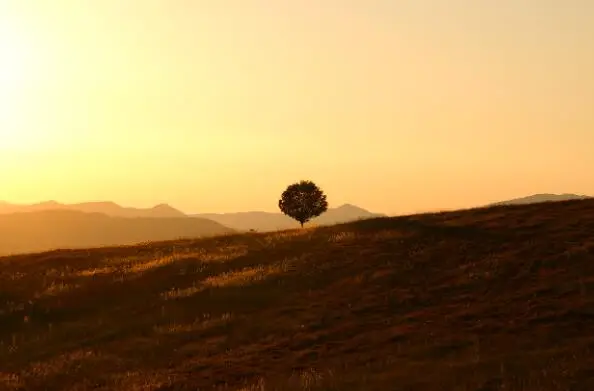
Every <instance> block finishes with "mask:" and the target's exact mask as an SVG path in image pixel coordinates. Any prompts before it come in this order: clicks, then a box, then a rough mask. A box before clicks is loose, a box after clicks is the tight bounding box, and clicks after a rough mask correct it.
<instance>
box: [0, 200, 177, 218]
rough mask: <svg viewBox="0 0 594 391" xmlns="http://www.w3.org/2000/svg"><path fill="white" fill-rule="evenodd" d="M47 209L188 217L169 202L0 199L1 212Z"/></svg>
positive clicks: (108, 214)
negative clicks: (126, 204) (131, 203)
mask: <svg viewBox="0 0 594 391" xmlns="http://www.w3.org/2000/svg"><path fill="white" fill-rule="evenodd" d="M46 210H71V211H76V212H85V213H102V214H105V215H107V216H111V217H154V218H166V217H187V216H186V215H185V214H184V213H183V212H181V211H179V210H177V209H175V208H172V207H171V206H169V205H167V204H160V205H157V206H154V207H152V208H146V209H142V208H126V207H123V206H120V205H118V204H116V203H113V202H109V201H108V202H83V203H80V204H61V203H59V202H56V201H47V202H41V203H39V204H31V205H25V204H10V203H8V202H4V201H0V214H6V213H19V212H40V211H46Z"/></svg>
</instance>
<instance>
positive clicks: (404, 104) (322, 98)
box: [0, 0, 594, 213]
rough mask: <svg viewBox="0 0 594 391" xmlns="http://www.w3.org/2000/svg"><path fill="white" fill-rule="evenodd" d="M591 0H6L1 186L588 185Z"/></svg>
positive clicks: (592, 172)
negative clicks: (304, 181)
mask: <svg viewBox="0 0 594 391" xmlns="http://www.w3.org/2000/svg"><path fill="white" fill-rule="evenodd" d="M593 18H594V1H592V0H299V1H296V0H161V1H157V0H126V1H122V0H52V1H42V0H0V189H1V191H0V199H4V200H7V201H12V202H35V201H41V200H47V199H54V200H58V201H62V202H78V201H89V200H113V201H115V202H118V203H120V204H123V205H126V206H150V205H153V204H156V203H160V202H167V203H170V204H172V205H173V206H175V207H178V208H180V209H182V210H184V211H188V212H202V211H204V212H209V211H214V212H216V211H240V210H272V211H275V210H277V200H278V198H279V196H280V193H281V192H282V191H283V190H284V188H285V187H286V186H287V185H288V184H290V183H292V182H294V181H297V180H300V179H311V180H313V181H315V182H317V183H318V184H319V185H320V186H321V187H322V188H323V189H324V190H325V191H326V193H327V194H328V200H329V202H330V204H331V206H337V205H339V204H341V203H345V202H350V203H354V204H357V205H360V206H362V207H365V208H367V209H370V210H373V211H378V212H386V213H406V212H414V211H420V210H427V209H440V208H457V207H465V206H474V205H480V204H484V203H488V202H490V201H496V200H500V199H506V198H512V197H516V196H524V195H528V194H532V193H539V192H556V193H563V192H573V193H585V194H593V195H594V23H592V20H593Z"/></svg>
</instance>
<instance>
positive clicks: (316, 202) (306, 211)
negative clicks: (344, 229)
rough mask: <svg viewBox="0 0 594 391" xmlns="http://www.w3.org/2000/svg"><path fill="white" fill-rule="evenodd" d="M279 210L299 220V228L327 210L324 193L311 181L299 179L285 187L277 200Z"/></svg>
mask: <svg viewBox="0 0 594 391" xmlns="http://www.w3.org/2000/svg"><path fill="white" fill-rule="evenodd" d="M278 207H279V208H280V210H281V212H283V213H284V214H286V215H287V216H289V217H291V218H293V219H295V220H297V221H299V223H300V224H301V228H303V224H304V223H307V222H308V221H309V220H311V219H312V218H314V217H317V216H319V215H321V214H322V213H324V212H325V211H326V210H328V202H327V201H326V195H325V194H324V192H323V191H322V190H320V188H319V187H318V186H316V184H315V183H313V182H312V181H300V182H298V183H294V184H292V185H290V186H289V187H287V189H286V190H285V191H284V192H283V194H282V195H281V199H280V200H279V201H278Z"/></svg>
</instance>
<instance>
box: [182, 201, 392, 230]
mask: <svg viewBox="0 0 594 391" xmlns="http://www.w3.org/2000/svg"><path fill="white" fill-rule="evenodd" d="M192 216H194V217H200V218H205V219H209V220H213V221H216V222H218V223H220V224H223V225H225V226H227V227H230V228H233V229H236V230H238V231H249V230H251V229H254V230H256V231H275V230H282V229H291V228H298V227H299V223H298V222H296V221H295V220H293V219H291V218H290V217H288V216H285V215H284V214H282V213H270V212H238V213H202V214H195V215H192ZM382 216H384V215H382V214H377V213H372V212H370V211H368V210H365V209H363V208H360V207H358V206H355V205H351V204H345V205H342V206H339V207H337V208H329V209H328V211H327V212H326V213H324V214H323V215H321V216H319V217H317V218H315V219H313V220H312V221H311V222H310V223H309V224H308V225H310V226H311V225H332V224H338V223H345V222H349V221H355V220H361V219H368V218H373V217H382Z"/></svg>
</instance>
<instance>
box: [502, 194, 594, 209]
mask: <svg viewBox="0 0 594 391" xmlns="http://www.w3.org/2000/svg"><path fill="white" fill-rule="evenodd" d="M589 198H592V197H591V196H586V195H579V194H568V193H565V194H547V193H544V194H533V195H530V196H526V197H520V198H514V199H511V200H507V201H500V202H496V203H494V204H491V206H497V205H525V204H537V203H541V202H558V201H570V200H585V199H589Z"/></svg>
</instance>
